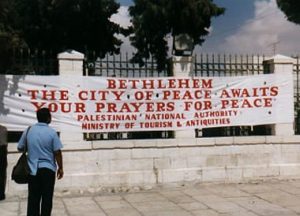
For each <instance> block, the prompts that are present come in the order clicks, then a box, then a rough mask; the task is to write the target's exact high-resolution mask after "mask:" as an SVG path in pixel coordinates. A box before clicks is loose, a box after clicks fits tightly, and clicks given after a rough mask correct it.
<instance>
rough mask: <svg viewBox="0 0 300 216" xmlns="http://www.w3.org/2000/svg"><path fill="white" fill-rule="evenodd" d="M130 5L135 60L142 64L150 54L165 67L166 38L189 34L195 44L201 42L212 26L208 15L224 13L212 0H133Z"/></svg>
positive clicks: (161, 66) (160, 65)
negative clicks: (135, 49)
mask: <svg viewBox="0 0 300 216" xmlns="http://www.w3.org/2000/svg"><path fill="white" fill-rule="evenodd" d="M134 3H135V4H134V5H133V6H131V7H130V8H129V13H130V15H131V17H132V23H133V32H134V35H133V36H131V37H130V40H131V43H132V45H133V46H134V47H136V48H137V52H136V54H135V56H134V58H133V60H134V61H136V62H139V63H140V64H143V59H144V58H149V56H150V55H152V56H153V58H154V59H156V60H157V63H158V67H159V69H160V70H161V69H164V67H165V65H166V62H167V53H168V50H169V47H168V42H167V37H168V36H169V35H171V36H173V37H174V36H175V35H179V34H188V35H189V36H190V37H191V38H192V39H193V41H194V45H197V44H199V45H201V44H202V43H203V42H204V40H205V39H204V36H206V35H207V34H208V33H209V32H208V28H209V27H210V25H211V18H212V17H216V16H219V15H221V14H223V13H224V11H225V9H224V8H219V7H217V5H215V4H214V3H213V1H212V0H171V1H170V0H134Z"/></svg>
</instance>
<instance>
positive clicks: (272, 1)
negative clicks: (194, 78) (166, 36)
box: [112, 0, 300, 55]
mask: <svg viewBox="0 0 300 216" xmlns="http://www.w3.org/2000/svg"><path fill="white" fill-rule="evenodd" d="M118 2H119V3H120V4H121V7H120V9H119V13H118V14H117V15H114V16H113V17H112V20H114V21H115V22H117V23H120V24H121V25H122V26H128V25H130V17H129V15H128V11H127V9H128V7H129V6H130V5H132V4H133V3H132V1H131V0H119V1H118ZM214 3H216V4H217V5H218V6H221V7H225V8H226V11H225V14H224V15H221V16H218V17H216V18H213V19H212V25H211V27H210V30H211V32H210V34H209V35H208V36H206V37H205V39H206V40H205V42H204V43H203V44H202V45H201V46H196V47H195V50H194V53H220V54H224V53H228V54H229V53H231V54H265V55H273V54H283V55H295V54H299V53H300V25H296V24H294V23H292V22H289V21H287V20H286V17H285V15H284V13H283V12H282V11H281V10H280V9H279V8H278V7H277V4H276V0H214ZM122 39H123V40H124V44H123V45H122V47H121V50H122V51H128V52H134V48H132V47H131V46H130V43H129V41H128V39H126V38H122Z"/></svg>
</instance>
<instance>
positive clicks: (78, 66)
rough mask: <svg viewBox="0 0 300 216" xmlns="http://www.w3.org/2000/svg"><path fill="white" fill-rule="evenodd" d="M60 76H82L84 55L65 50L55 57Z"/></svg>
mask: <svg viewBox="0 0 300 216" xmlns="http://www.w3.org/2000/svg"><path fill="white" fill-rule="evenodd" d="M57 58H58V64H59V74H60V75H81V76H82V75H83V59H84V54H82V53H80V52H77V51H75V50H67V51H65V52H62V53H59V54H58V55H57Z"/></svg>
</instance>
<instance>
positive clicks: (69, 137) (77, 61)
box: [57, 50, 84, 148]
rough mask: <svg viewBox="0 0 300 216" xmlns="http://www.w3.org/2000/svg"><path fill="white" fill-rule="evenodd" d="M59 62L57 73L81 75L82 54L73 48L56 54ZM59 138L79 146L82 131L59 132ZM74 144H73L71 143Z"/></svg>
mask: <svg viewBox="0 0 300 216" xmlns="http://www.w3.org/2000/svg"><path fill="white" fill-rule="evenodd" d="M57 58H58V64H59V75H77V76H82V75H83V60H84V54H82V53H80V52H77V51H75V50H67V51H65V52H62V53H59V54H58V55H57ZM60 138H61V140H62V142H63V143H64V144H67V145H68V143H70V144H71V145H72V148H73V147H75V144H76V143H77V146H76V147H79V145H78V143H81V142H82V140H83V134H82V133H77V132H76V133H75V132H63V131H61V132H60ZM73 144H74V145H73Z"/></svg>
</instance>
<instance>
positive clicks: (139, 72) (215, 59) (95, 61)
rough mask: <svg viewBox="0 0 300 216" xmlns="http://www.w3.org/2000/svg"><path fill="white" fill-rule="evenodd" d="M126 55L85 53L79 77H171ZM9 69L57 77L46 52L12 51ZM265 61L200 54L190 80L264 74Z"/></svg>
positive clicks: (229, 131) (298, 101) (242, 131)
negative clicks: (206, 77) (81, 73)
mask: <svg viewBox="0 0 300 216" xmlns="http://www.w3.org/2000/svg"><path fill="white" fill-rule="evenodd" d="M291 57H292V58H293V59H294V61H295V62H294V99H295V100H294V101H295V133H296V134H300V86H299V85H300V77H299V76H300V75H299V72H300V60H299V56H291ZM131 58H132V56H131V55H129V54H127V53H126V54H123V55H112V56H110V55H107V56H106V57H105V58H99V57H97V54H96V53H95V52H89V53H86V59H85V61H84V68H83V74H84V75H89V76H107V77H136V78H138V77H167V76H171V75H172V68H171V66H170V65H171V64H168V65H166V69H165V70H163V71H161V72H158V71H157V70H156V68H157V65H156V62H155V61H154V59H147V60H145V64H144V65H139V64H136V63H133V62H131V61H130V59H131ZM11 59H12V64H11V67H10V68H8V69H7V70H6V72H5V73H7V74H35V75H54V74H58V61H57V58H56V55H53V54H52V53H51V52H46V51H32V50H22V49H20V50H17V51H14V53H13V57H12V58H11ZM266 59H268V58H267V57H265V56H263V55H227V54H224V55H221V54H217V55H215V54H200V55H195V56H194V57H193V65H194V71H193V74H194V76H243V75H254V74H262V73H268V71H267V69H268V68H267V67H264V65H263V61H264V60H266ZM269 134H271V129H270V126H268V125H265V126H252V127H249V126H239V127H221V128H210V129H204V130H196V136H197V137H212V136H249V135H269ZM84 136H85V139H87V140H95V139H143V138H144V139H151V138H172V137H174V133H173V131H161V132H154V131H153V132H134V133H106V134H103V133H90V134H85V135H84Z"/></svg>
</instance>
